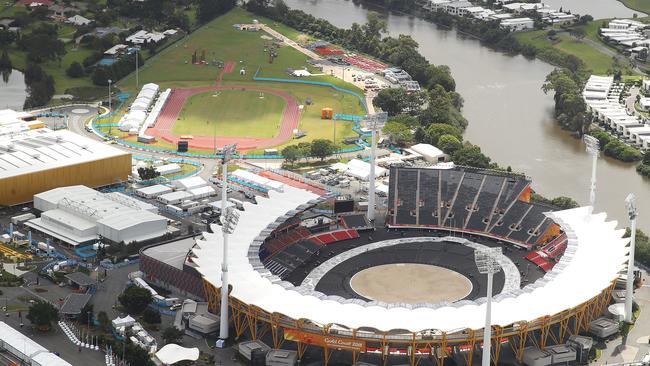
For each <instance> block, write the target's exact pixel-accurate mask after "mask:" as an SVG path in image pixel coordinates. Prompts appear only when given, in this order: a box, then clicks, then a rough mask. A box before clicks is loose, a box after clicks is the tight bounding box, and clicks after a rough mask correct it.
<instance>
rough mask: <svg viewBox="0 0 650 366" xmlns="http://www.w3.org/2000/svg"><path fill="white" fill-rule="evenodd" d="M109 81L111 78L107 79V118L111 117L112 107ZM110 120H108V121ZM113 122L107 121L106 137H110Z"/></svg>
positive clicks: (111, 81) (110, 81)
mask: <svg viewBox="0 0 650 366" xmlns="http://www.w3.org/2000/svg"><path fill="white" fill-rule="evenodd" d="M111 83H113V80H111V79H108V118H110V117H111V114H112V113H113V108H112V100H111V99H112V98H111ZM109 122H110V121H109ZM112 130H113V124H112V123H109V124H108V137H111V133H112V132H113V131H112Z"/></svg>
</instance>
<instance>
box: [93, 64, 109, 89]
mask: <svg viewBox="0 0 650 366" xmlns="http://www.w3.org/2000/svg"><path fill="white" fill-rule="evenodd" d="M91 79H92V80H93V84H95V85H99V86H107V85H108V73H107V72H106V67H104V66H98V67H95V71H93V75H92V76H91Z"/></svg>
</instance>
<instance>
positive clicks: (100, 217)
mask: <svg viewBox="0 0 650 366" xmlns="http://www.w3.org/2000/svg"><path fill="white" fill-rule="evenodd" d="M34 208H35V209H37V210H39V211H41V212H42V214H41V217H39V218H36V219H32V220H30V221H28V222H27V224H26V225H27V226H29V227H31V228H33V229H35V230H38V231H40V232H42V233H44V234H46V235H49V236H52V237H55V238H57V239H59V240H61V241H63V242H65V243H68V244H69V245H71V246H78V245H83V244H89V243H92V242H94V241H97V240H98V239H100V238H105V239H107V240H110V241H112V242H115V243H119V242H124V243H125V244H128V243H131V242H138V241H143V240H149V239H154V238H158V237H161V236H163V235H164V234H165V233H166V232H167V219H166V218H165V217H163V216H160V215H158V214H157V211H158V210H157V208H156V207H155V206H153V205H150V204H148V203H145V202H142V201H139V200H136V199H133V198H131V197H129V196H127V195H125V194H122V193H118V192H112V193H101V192H98V191H95V190H94V189H91V188H88V187H85V186H70V187H61V188H56V189H52V190H49V191H47V192H43V193H39V194H37V195H35V196H34Z"/></svg>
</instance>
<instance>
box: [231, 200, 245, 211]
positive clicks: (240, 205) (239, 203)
mask: <svg viewBox="0 0 650 366" xmlns="http://www.w3.org/2000/svg"><path fill="white" fill-rule="evenodd" d="M228 202H230V203H232V204H234V205H235V207H237V209H238V210H241V211H244V202H242V201H240V200H238V199H235V198H228Z"/></svg>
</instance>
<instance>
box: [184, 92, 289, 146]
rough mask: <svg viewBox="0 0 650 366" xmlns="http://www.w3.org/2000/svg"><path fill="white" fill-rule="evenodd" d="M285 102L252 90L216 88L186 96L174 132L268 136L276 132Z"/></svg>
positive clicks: (207, 134) (197, 134)
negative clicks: (212, 90)
mask: <svg viewBox="0 0 650 366" xmlns="http://www.w3.org/2000/svg"><path fill="white" fill-rule="evenodd" d="M284 106H285V102H284V100H283V99H282V98H280V97H278V96H277V95H272V94H268V93H266V94H264V96H263V98H260V93H259V92H255V91H241V90H219V91H215V92H207V93H201V94H196V95H193V96H191V97H189V98H188V99H187V101H186V102H185V105H184V106H183V109H182V110H181V113H180V115H179V116H178V120H177V121H176V123H175V124H174V127H173V128H172V133H173V134H174V135H177V136H178V135H195V136H215V135H216V136H236V137H260V138H271V137H273V136H275V135H276V134H277V133H278V130H279V127H280V122H281V119H282V111H283V110H284Z"/></svg>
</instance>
